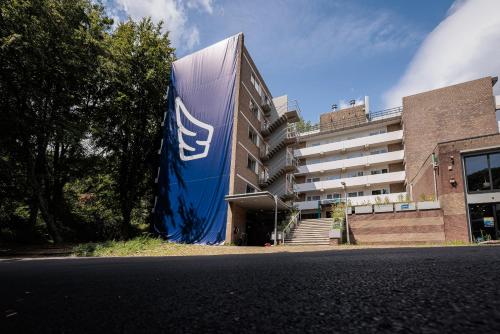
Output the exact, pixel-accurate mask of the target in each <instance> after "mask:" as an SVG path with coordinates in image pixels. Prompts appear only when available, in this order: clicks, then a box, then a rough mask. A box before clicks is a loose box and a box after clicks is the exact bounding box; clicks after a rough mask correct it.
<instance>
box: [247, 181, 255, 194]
mask: <svg viewBox="0 0 500 334" xmlns="http://www.w3.org/2000/svg"><path fill="white" fill-rule="evenodd" d="M255 191H256V190H255V188H254V187H252V186H251V185H249V184H248V183H247V191H246V192H247V194H248V193H254V192H255Z"/></svg>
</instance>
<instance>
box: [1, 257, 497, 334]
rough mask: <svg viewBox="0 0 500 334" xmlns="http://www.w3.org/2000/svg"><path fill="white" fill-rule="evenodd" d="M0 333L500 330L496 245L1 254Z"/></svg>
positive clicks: (484, 331) (429, 331) (477, 331)
mask: <svg viewBox="0 0 500 334" xmlns="http://www.w3.org/2000/svg"><path fill="white" fill-rule="evenodd" d="M0 310H1V312H2V315H1V316H2V318H1V319H0V333H45V332H51V333H75V332H79V333H115V332H120V333H121V332H123V333H138V332H148V333H176V332H180V333H194V332H203V333H207V332H217V333H219V332H238V333H246V332H273V333H276V332H286V333H294V332H295V333H303V332H314V333H316V332H334V331H337V332H355V333H356V332H358V333H367V332H378V333H380V332H390V333H393V332H405V333H407V332H417V333H438V332H439V333H446V332H447V333H466V332H470V333H472V332H474V333H491V332H498V331H500V247H460V248H413V249H385V250H384V249H367V250H349V251H328V252H318V253H293V254H292V253H288V254H286V253H285V254H263V255H231V256H213V257H183V258H181V257H175V258H172V257H170V258H91V259H57V260H47V259H45V260H30V261H26V260H23V261H16V260H9V261H2V262H0Z"/></svg>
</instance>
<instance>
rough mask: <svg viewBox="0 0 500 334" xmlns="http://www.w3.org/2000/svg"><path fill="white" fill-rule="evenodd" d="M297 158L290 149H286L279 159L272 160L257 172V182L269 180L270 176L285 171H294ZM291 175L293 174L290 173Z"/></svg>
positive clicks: (281, 173)
mask: <svg viewBox="0 0 500 334" xmlns="http://www.w3.org/2000/svg"><path fill="white" fill-rule="evenodd" d="M297 166H298V160H297V158H295V157H294V156H293V154H292V152H291V150H290V149H288V150H287V151H286V153H285V156H283V157H282V158H281V159H279V160H277V161H272V165H270V166H268V167H266V168H264V170H263V171H262V172H260V174H259V183H261V184H263V183H265V182H267V181H269V179H270V178H272V177H274V176H276V175H277V174H280V175H283V173H286V172H293V171H296V170H297V169H296V168H297ZM292 176H293V175H292Z"/></svg>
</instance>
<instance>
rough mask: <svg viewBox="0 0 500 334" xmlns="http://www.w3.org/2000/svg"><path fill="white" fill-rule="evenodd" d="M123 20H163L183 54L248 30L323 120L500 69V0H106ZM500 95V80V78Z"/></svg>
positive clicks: (277, 73)
mask: <svg viewBox="0 0 500 334" xmlns="http://www.w3.org/2000/svg"><path fill="white" fill-rule="evenodd" d="M103 2H104V4H105V6H106V8H107V10H108V12H109V15H111V16H112V17H114V18H115V21H116V22H119V21H120V20H124V19H126V18H127V17H132V18H133V19H140V18H141V17H144V16H151V17H152V19H153V20H154V21H160V20H162V21H163V22H164V28H165V30H168V31H170V38H171V40H172V43H173V46H174V47H175V48H176V55H177V57H182V56H185V55H187V54H189V53H191V52H194V51H196V50H199V49H202V48H204V47H206V46H209V45H211V44H213V43H216V42H218V41H220V40H222V39H225V38H227V37H229V36H232V35H234V34H237V33H239V32H243V33H244V35H245V45H246V47H247V48H248V50H249V52H250V54H251V56H252V58H253V59H254V61H255V63H256V65H257V67H258V69H259V71H260V73H261V75H262V76H263V78H264V80H265V82H266V84H267V86H268V87H269V89H270V90H271V93H272V94H273V96H279V95H283V94H287V95H288V97H289V99H290V100H297V101H298V103H299V106H300V109H301V113H302V116H303V118H304V119H306V120H310V121H312V122H313V123H315V122H318V121H319V115H320V114H321V113H323V112H327V111H329V110H330V108H331V105H332V104H334V103H335V104H338V105H339V106H340V107H343V106H346V105H347V104H348V101H349V100H351V99H356V100H357V101H358V103H361V101H362V100H363V97H364V96H365V95H368V96H369V97H370V109H371V110H372V111H378V110H383V109H385V108H390V107H396V106H400V105H401V104H402V102H401V98H402V97H403V96H407V95H411V94H415V93H419V92H422V91H427V90H431V89H435V88H439V87H443V86H447V85H451V84H456V83H460V82H463V81H467V80H473V79H477V78H480V77H484V76H498V75H500V47H499V46H500V15H499V13H500V0H419V1H402V0H315V1H308V0H287V1H285V0H253V1H248V0H104V1H103ZM495 94H497V95H500V83H499V84H497V86H495Z"/></svg>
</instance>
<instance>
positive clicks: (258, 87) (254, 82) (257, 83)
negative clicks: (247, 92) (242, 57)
mask: <svg viewBox="0 0 500 334" xmlns="http://www.w3.org/2000/svg"><path fill="white" fill-rule="evenodd" d="M250 82H251V83H252V85H253V86H254V88H255V90H256V91H257V93H259V96H260V97H262V95H263V93H262V88H261V87H260V84H259V81H258V80H257V79H256V78H255V76H254V75H253V73H252V74H251V75H250Z"/></svg>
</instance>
